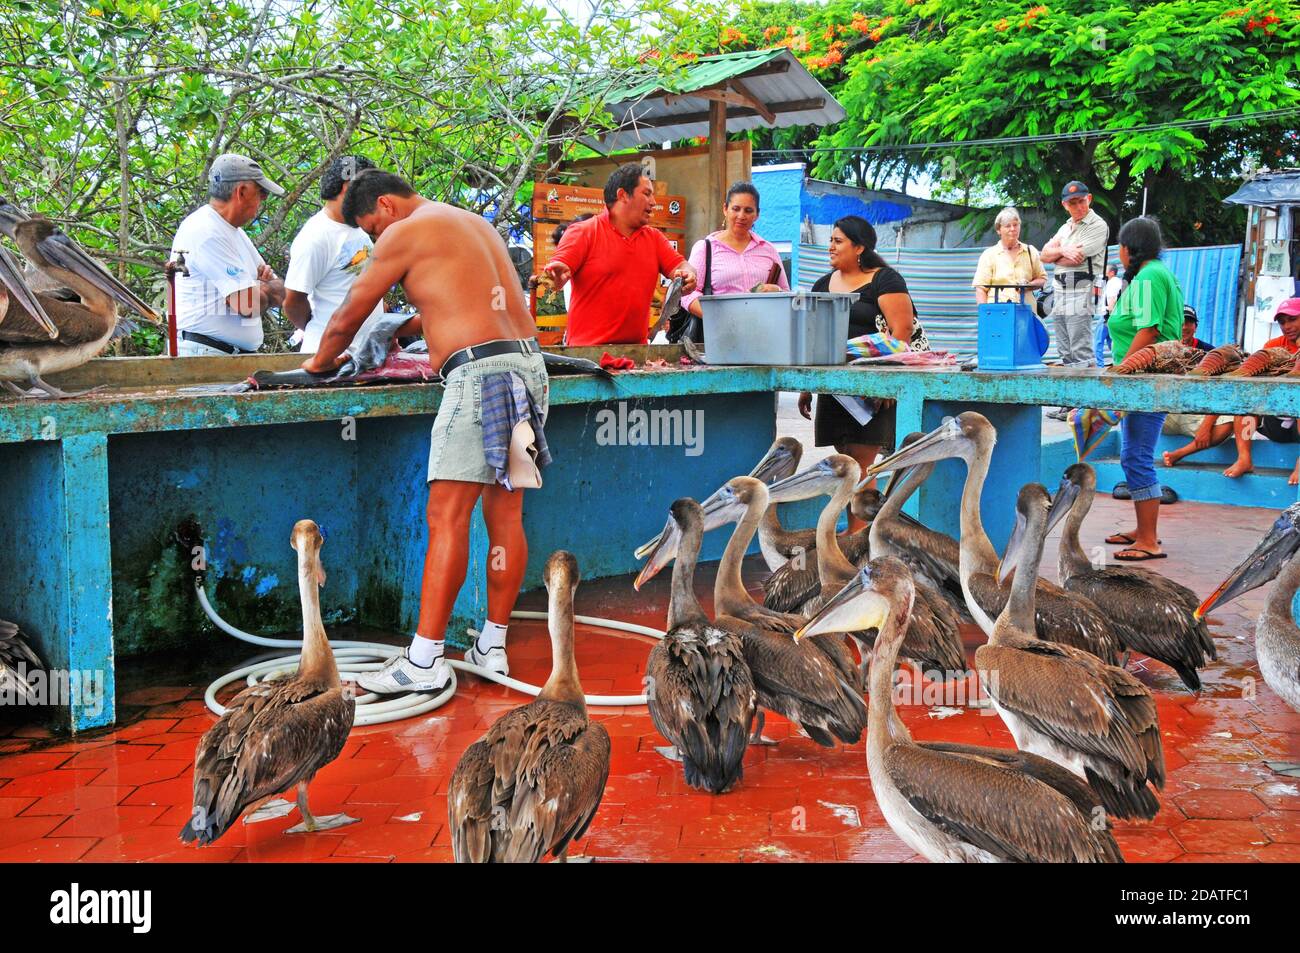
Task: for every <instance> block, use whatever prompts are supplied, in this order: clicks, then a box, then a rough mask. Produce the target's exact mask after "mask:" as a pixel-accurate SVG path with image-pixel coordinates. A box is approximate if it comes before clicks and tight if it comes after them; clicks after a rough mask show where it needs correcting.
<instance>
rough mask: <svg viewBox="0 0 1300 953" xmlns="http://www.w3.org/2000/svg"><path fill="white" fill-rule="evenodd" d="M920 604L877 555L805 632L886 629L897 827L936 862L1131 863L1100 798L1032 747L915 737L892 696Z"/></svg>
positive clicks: (876, 693) (877, 754)
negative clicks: (904, 645) (906, 639)
mask: <svg viewBox="0 0 1300 953" xmlns="http://www.w3.org/2000/svg"><path fill="white" fill-rule="evenodd" d="M912 600H913V582H912V576H911V572H910V570H908V568H907V566H905V565H904V564H903V563H902V562H901V561H899V560H897V559H894V558H893V557H888V556H886V557H883V558H879V559H873V560H872V561H871V563H870V564H869V565H868V566H867V567H866V568H865V569H863V570H862V571H861V572H860V573H858V575H857V577H856V578H855V579H854V581H853V582H851V583H849V584H848V585H847V586H845V587H844V588H843V589H841V590H840V592H839V594H838V595H837V596H836V597H835V598H834V599H832V600H831V601H830V602H829V603H828V604H827V605H826V606H825V608H823V609H822V611H821V612H820V613H819V614H818V615H817V617H816V618H814V619H812V620H811V621H810V622H809V623H808V624H807V625H806V626H805V627H804V628H802V629H800V630H799V632H797V633H796V634H795V638H796V639H802V638H805V637H806V636H808V635H810V634H814V633H817V632H826V631H840V630H843V629H866V628H876V629H878V630H879V632H880V635H879V636H878V637H877V638H876V645H875V662H874V664H873V665H872V668H871V715H870V718H869V719H868V722H867V768H868V771H869V773H870V775H871V789H872V791H873V792H874V793H875V796H876V803H878V804H879V805H880V811H881V813H882V814H883V815H884V816H885V820H886V821H887V822H888V824H889V826H890V828H891V829H892V830H893V831H894V833H895V834H897V835H898V836H899V837H900V838H901V839H902V840H903V842H904V843H906V844H907V845H908V846H909V847H911V848H912V849H913V850H915V851H916V852H917V853H919V854H921V856H923V857H925V858H926V859H927V860H930V861H934V862H959V863H1000V862H1031V863H1032V862H1039V863H1043V862H1045V863H1081V862H1093V863H1122V862H1123V859H1124V858H1123V856H1122V855H1121V854H1120V851H1119V845H1117V844H1116V843H1115V837H1114V835H1113V834H1112V833H1111V832H1110V830H1109V829H1108V828H1107V825H1106V824H1105V823H1104V815H1103V814H1101V805H1100V804H1099V803H1098V801H1097V797H1096V795H1095V794H1094V793H1093V791H1092V790H1091V789H1090V788H1089V787H1088V785H1086V784H1085V783H1083V782H1082V781H1080V780H1079V779H1078V778H1076V777H1074V776H1073V775H1072V774H1070V772H1068V771H1066V770H1065V769H1064V768H1062V767H1060V766H1059V765H1056V764H1053V763H1052V762H1051V761H1048V760H1047V759H1045V758H1040V757H1038V756H1037V755H1035V754H1032V753H1030V752H1027V751H1007V750H1004V749H1001V748H983V747H976V746H974V745H959V744H944V743H936V742H926V743H921V744H917V743H916V742H915V741H913V740H912V735H911V733H910V732H909V731H908V730H907V726H906V725H905V724H904V723H903V719H902V718H900V717H899V715H898V712H897V711H896V710H895V708H894V702H893V697H892V694H891V692H892V688H893V678H894V668H895V665H896V663H897V661H898V652H899V648H900V647H901V645H902V643H903V638H904V634H905V632H906V630H907V625H908V617H909V614H910V610H911V606H912ZM1099 816H1100V817H1101V818H1102V820H1103V823H1101V824H1098V823H1097V819H1098V817H1099Z"/></svg>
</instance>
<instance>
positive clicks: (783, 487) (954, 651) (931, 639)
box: [768, 453, 966, 688]
mask: <svg viewBox="0 0 1300 953" xmlns="http://www.w3.org/2000/svg"><path fill="white" fill-rule="evenodd" d="M860 476H861V472H860V469H859V467H858V463H857V461H856V460H854V459H853V458H852V457H850V456H846V455H844V454H838V453H837V454H832V455H831V456H829V457H827V458H826V459H824V460H822V461H821V462H819V463H818V464H816V465H815V466H813V467H810V468H808V469H807V470H804V471H803V472H802V473H797V474H795V475H794V476H791V477H787V478H786V479H784V480H781V481H778V482H777V483H775V484H773V485H772V487H771V488H770V489H769V491H768V492H769V497H770V496H776V497H778V498H779V499H780V500H781V501H782V502H788V501H790V500H796V499H806V498H808V497H811V496H815V495H817V494H819V493H826V492H831V493H832V494H833V495H832V497H831V500H830V502H829V503H827V504H826V506H825V507H824V508H823V509H822V512H821V515H820V516H819V517H818V519H817V548H818V549H819V550H820V551H822V552H823V554H824V555H823V558H821V559H819V560H818V561H817V574H818V582H819V585H818V589H817V591H816V593H815V594H814V595H813V596H812V597H811V598H810V599H808V600H806V601H805V602H804V603H802V604H801V605H800V606H799V607H798V611H799V612H801V613H802V614H803V615H804V616H805V617H811V616H813V615H815V614H816V613H817V611H818V610H819V609H820V608H821V607H822V605H824V604H825V602H826V600H827V599H829V598H830V597H831V596H833V595H835V593H837V592H839V590H840V589H841V588H843V586H844V585H845V584H846V583H847V582H849V580H851V579H853V577H854V576H855V575H856V574H857V571H858V569H857V566H855V565H854V564H853V563H851V562H849V560H848V558H847V557H846V556H845V555H844V553H843V551H842V550H841V549H840V547H839V546H838V545H837V544H836V542H835V539H836V537H835V524H836V523H837V522H838V521H839V514H840V513H841V512H843V510H844V504H845V502H846V501H847V500H848V499H849V497H850V496H851V495H852V494H853V493H854V486H855V485H856V484H857V483H858V480H859V478H860ZM877 518H879V517H878V516H877ZM873 523H874V520H873ZM941 602H942V600H941V599H935V598H932V597H931V594H930V593H926V595H925V597H924V598H923V599H922V600H921V601H919V602H918V603H917V605H916V608H915V609H914V611H913V623H912V625H911V626H910V627H909V629H908V634H907V637H906V639H905V640H904V642H903V650H902V651H903V654H904V655H905V656H906V657H907V658H909V659H911V660H912V661H915V662H917V663H918V664H919V665H921V666H922V667H923V668H925V669H927V670H934V669H939V670H942V671H964V670H965V668H966V655H965V652H964V650H963V648H962V645H961V638H960V636H959V634H958V632H957V620H956V617H955V616H954V614H953V612H952V610H951V609H950V608H949V607H947V606H946V605H941V604H939V603H941ZM846 634H847V635H849V637H850V638H852V639H853V641H854V642H856V643H857V645H858V651H859V653H860V655H861V658H862V663H861V670H860V674H859V679H860V681H861V684H862V686H863V687H864V688H865V686H866V678H867V666H868V663H869V659H870V657H871V643H872V640H873V639H874V635H873V634H872V633H870V632H849V633H846Z"/></svg>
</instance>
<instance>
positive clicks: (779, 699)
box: [713, 477, 867, 748]
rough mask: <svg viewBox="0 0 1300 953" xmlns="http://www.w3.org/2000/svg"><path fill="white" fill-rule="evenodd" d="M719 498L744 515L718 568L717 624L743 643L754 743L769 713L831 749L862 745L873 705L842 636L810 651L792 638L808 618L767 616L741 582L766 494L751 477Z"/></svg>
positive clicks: (821, 639)
mask: <svg viewBox="0 0 1300 953" xmlns="http://www.w3.org/2000/svg"><path fill="white" fill-rule="evenodd" d="M720 498H721V499H722V501H723V502H724V503H725V504H728V505H729V509H730V508H735V509H738V510H740V513H739V514H738V515H739V519H738V520H737V526H736V531H735V532H734V533H733V534H732V537H731V540H730V541H729V542H728V543H727V549H726V552H725V553H724V554H723V556H722V562H721V564H720V565H719V566H718V576H717V584H716V585H715V587H714V595H713V609H714V620H713V624H714V625H715V626H717V627H718V628H720V629H724V630H726V631H728V632H732V633H734V634H736V635H738V636H740V638H741V639H742V641H743V644H744V649H745V661H746V662H747V663H748V664H749V671H750V674H751V675H752V677H753V680H754V690H755V692H756V693H757V705H758V718H757V724H756V726H755V728H754V733H753V735H752V737H751V738H750V743H751V744H758V743H762V742H763V722H764V719H765V717H766V715H765V713H764V709H769V710H771V711H774V712H776V713H778V714H780V715H784V716H785V717H786V718H788V719H790V720H791V721H793V722H795V723H796V724H798V725H799V726H800V727H801V728H802V729H803V731H804V733H805V734H807V735H808V737H809V738H811V739H812V740H813V741H815V742H817V743H818V744H819V745H823V746H825V747H827V748H829V747H832V746H833V745H834V744H835V739H836V738H838V739H839V740H840V741H843V742H845V743H846V744H853V743H855V742H856V741H857V740H858V739H859V738H860V737H862V729H863V728H864V727H866V724H867V706H866V705H865V704H863V701H862V695H861V689H860V687H859V679H858V672H857V669H856V668H855V667H854V664H853V656H852V655H851V654H850V653H849V649H848V646H846V645H845V644H844V638H843V636H840V635H831V634H828V635H819V636H814V637H813V638H812V639H811V640H810V641H809V642H808V643H805V644H803V645H797V644H795V642H794V641H793V640H792V639H791V638H790V637H789V633H790V632H793V631H794V630H795V629H796V628H798V627H799V626H800V625H802V624H803V621H804V620H803V618H802V617H800V616H782V615H780V614H779V613H773V612H772V610H770V609H764V608H763V607H762V606H760V605H759V604H758V603H756V602H754V600H753V599H751V598H750V596H749V593H748V592H746V591H745V588H744V586H743V584H742V583H741V579H740V563H741V560H742V559H743V558H744V555H745V550H747V549H748V548H749V544H750V543H751V542H752V541H753V539H754V531H755V529H756V528H757V527H758V521H759V520H760V519H761V518H762V514H763V513H764V512H767V511H770V508H769V505H768V497H767V487H766V486H764V485H763V484H762V483H761V482H759V481H758V480H755V479H753V478H751V477H736V478H735V479H734V480H731V481H730V482H729V483H728V484H727V485H726V486H725V487H724V488H723V490H722V494H721V497H720ZM772 616H775V617H776V618H777V619H778V620H779V621H780V622H781V624H782V626H783V627H782V628H781V629H780V630H777V629H775V628H774V627H772V626H768V625H766V624H765V623H766V621H767V619H768V618H769V617H772Z"/></svg>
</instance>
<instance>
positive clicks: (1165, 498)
mask: <svg viewBox="0 0 1300 953" xmlns="http://www.w3.org/2000/svg"><path fill="white" fill-rule="evenodd" d="M1160 502H1161V503H1162V504H1164V505H1168V504H1170V503H1177V502H1178V494H1177V493H1175V492H1174V491H1173V489H1171V488H1170V487H1167V486H1162V487H1161V488H1160Z"/></svg>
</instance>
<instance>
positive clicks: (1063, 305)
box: [1038, 180, 1110, 420]
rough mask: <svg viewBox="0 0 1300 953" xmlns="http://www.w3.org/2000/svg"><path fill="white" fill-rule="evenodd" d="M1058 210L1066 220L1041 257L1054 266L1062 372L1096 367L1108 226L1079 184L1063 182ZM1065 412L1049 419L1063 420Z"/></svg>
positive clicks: (1088, 192) (1054, 303) (1054, 302)
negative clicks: (1095, 325)
mask: <svg viewBox="0 0 1300 953" xmlns="http://www.w3.org/2000/svg"><path fill="white" fill-rule="evenodd" d="M1061 205H1062V207H1064V209H1065V210H1066V212H1068V213H1069V215H1070V218H1069V220H1068V221H1066V223H1065V224H1064V225H1062V226H1061V227H1060V229H1058V230H1057V232H1056V234H1055V235H1053V236H1052V238H1051V239H1050V240H1049V241H1048V243H1047V244H1046V245H1044V246H1043V250H1042V251H1041V252H1040V253H1039V256H1038V257H1039V258H1041V259H1042V260H1043V261H1044V262H1047V263H1048V264H1052V263H1055V264H1056V268H1055V270H1054V271H1053V272H1052V317H1053V318H1054V319H1055V324H1056V351H1057V353H1058V354H1060V355H1061V363H1062V364H1064V365H1065V366H1066V367H1096V366H1097V359H1096V355H1095V354H1094V353H1093V335H1092V322H1093V313H1092V312H1093V305H1094V303H1095V302H1096V295H1097V289H1098V287H1099V286H1100V282H1101V279H1102V276H1103V274H1104V269H1105V263H1106V239H1107V238H1108V237H1109V235H1110V227H1109V226H1108V225H1107V224H1106V221H1105V219H1103V218H1102V217H1101V216H1100V215H1098V214H1097V213H1096V212H1094V211H1093V210H1092V191H1091V190H1090V189H1089V188H1088V186H1087V185H1085V184H1084V183H1083V182H1079V181H1077V180H1076V181H1073V182H1067V183H1066V185H1065V188H1064V189H1062V190H1061ZM1066 412H1067V408H1064V407H1062V408H1061V409H1059V410H1057V411H1056V412H1055V413H1053V414H1049V416H1051V417H1055V418H1056V419H1057V420H1064V419H1065V417H1066Z"/></svg>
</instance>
